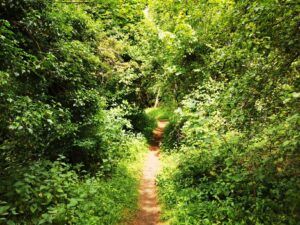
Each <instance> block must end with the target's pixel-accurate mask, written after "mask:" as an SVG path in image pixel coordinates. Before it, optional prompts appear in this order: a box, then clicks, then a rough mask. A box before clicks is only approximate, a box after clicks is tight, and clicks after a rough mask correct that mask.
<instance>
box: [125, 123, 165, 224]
mask: <svg viewBox="0 0 300 225" xmlns="http://www.w3.org/2000/svg"><path fill="white" fill-rule="evenodd" d="M157 125H158V127H157V128H156V129H155V130H154V131H153V135H154V141H153V143H152V145H151V146H150V147H149V153H148V155H147V158H146V161H145V167H144V172H143V177H142V179H141V183H140V187H139V193H140V194H139V211H138V213H137V217H136V219H135V220H134V221H133V222H132V223H130V225H162V223H161V222H160V221H159V215H160V207H159V204H158V200H157V190H156V189H157V188H156V184H155V178H156V175H157V173H158V171H159V167H160V163H159V143H160V140H161V138H162V135H163V129H164V128H165V126H166V125H167V121H163V120H160V121H158V124H157Z"/></svg>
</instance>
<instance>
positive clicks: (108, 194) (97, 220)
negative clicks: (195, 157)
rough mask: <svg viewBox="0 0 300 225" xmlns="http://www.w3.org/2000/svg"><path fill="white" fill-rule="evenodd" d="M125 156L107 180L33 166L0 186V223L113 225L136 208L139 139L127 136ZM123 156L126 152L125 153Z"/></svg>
mask: <svg viewBox="0 0 300 225" xmlns="http://www.w3.org/2000/svg"><path fill="white" fill-rule="evenodd" d="M127 140H128V141H127V143H126V144H125V145H124V146H123V148H126V151H127V156H126V157H124V158H123V160H122V161H121V162H119V165H118V167H117V169H116V171H115V173H114V174H113V175H112V176H111V178H109V179H107V178H105V177H104V176H103V173H101V170H100V171H99V173H98V174H97V175H96V176H90V175H85V176H81V177H80V176H79V175H78V172H80V173H82V172H83V171H82V168H81V167H80V166H77V167H71V165H70V164H68V163H66V162H64V161H65V160H66V158H65V157H61V158H60V159H59V160H58V161H54V162H51V161H47V160H42V161H37V162H35V163H34V164H32V165H30V166H28V167H19V168H18V169H17V170H15V171H13V172H11V174H9V178H7V179H5V180H1V182H0V184H1V189H0V192H1V193H2V194H1V195H2V197H1V204H0V221H1V223H7V224H20V223H21V224H45V223H50V224H86V223H88V224H117V223H118V222H120V221H121V220H123V221H125V220H127V219H128V218H127V217H128V216H130V215H132V214H133V212H134V211H135V210H136V208H137V197H138V192H137V190H138V188H137V187H138V184H139V175H140V174H139V171H140V168H141V166H142V165H141V158H142V157H143V155H144V152H145V150H146V149H147V147H146V145H145V141H144V140H143V138H141V137H137V136H127ZM124 150H125V149H124Z"/></svg>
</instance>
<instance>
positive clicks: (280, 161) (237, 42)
mask: <svg viewBox="0 0 300 225" xmlns="http://www.w3.org/2000/svg"><path fill="white" fill-rule="evenodd" d="M297 11H299V6H298V5H297V4H293V2H290V1H281V2H277V1H272V0H271V1H199V2H197V3H195V2H192V1H191V2H189V1H187V2H183V1H176V2H174V1H160V0H157V1H156V0H154V1H151V2H150V6H149V16H148V21H145V22H144V26H147V27H150V28H151V29H152V33H151V35H144V36H143V37H142V38H143V39H144V40H146V41H145V42H147V41H148V42H149V43H150V44H149V45H150V47H149V49H151V48H152V49H151V50H149V51H148V49H146V50H145V52H146V53H147V54H150V55H151V56H153V57H154V56H156V59H157V60H158V61H159V62H158V63H157V61H155V60H152V58H150V59H144V63H145V65H147V66H148V65H149V64H150V65H151V66H152V67H151V66H148V67H149V68H152V71H153V73H156V72H158V71H159V73H160V76H158V77H156V80H157V81H156V83H155V84H154V86H153V87H156V86H160V88H161V92H162V93H164V95H163V97H162V100H164V103H165V104H171V105H174V104H175V107H178V109H179V110H178V112H179V113H178V114H176V116H174V118H172V119H171V120H170V124H169V126H168V127H167V128H166V133H165V138H164V142H163V149H164V151H165V152H172V154H170V155H169V156H166V157H167V158H168V157H170V161H167V162H166V163H165V170H164V172H163V174H162V175H161V177H160V179H159V185H160V188H161V190H160V195H161V198H162V201H163V203H164V204H165V209H166V211H165V214H164V215H165V217H166V218H167V219H169V220H170V223H171V224H297V223H298V221H299V214H298V211H299V204H300V201H299V198H298V197H296V196H299V166H298V165H299V151H298V149H299V141H298V140H299V126H298V124H299V96H298V93H299V74H300V73H299V53H297V49H299V43H300V42H299V38H298V37H296V38H295V36H297V34H296V33H297V25H296V24H299V15H298V14H297ZM150 28H149V30H150ZM283 37H284V38H283ZM155 38H156V40H154V39H155ZM158 43H159V44H158ZM153 48H154V49H153ZM174 148H175V149H176V151H175V152H174V151H172V150H173V149H174ZM170 162H173V163H170Z"/></svg>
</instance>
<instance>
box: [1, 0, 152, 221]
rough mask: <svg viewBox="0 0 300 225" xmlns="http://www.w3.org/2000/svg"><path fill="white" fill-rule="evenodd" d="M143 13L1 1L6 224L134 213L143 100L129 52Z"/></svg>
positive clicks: (133, 7)
mask: <svg viewBox="0 0 300 225" xmlns="http://www.w3.org/2000/svg"><path fill="white" fill-rule="evenodd" d="M144 7H145V6H144V3H143V1H139V2H135V1H127V3H124V4H121V1H101V0H99V1H91V2H88V1H86V2H85V3H76V2H73V1H56V0H50V1H43V0H16V1H9V0H4V1H1V3H0V40H1V42H0V114H1V115H0V224H10V225H11V224H116V223H118V222H120V221H121V219H122V220H125V219H126V218H128V217H130V215H131V214H132V213H133V211H134V210H135V208H136V206H137V203H136V202H137V182H138V177H137V176H138V174H139V173H138V170H139V169H140V168H139V166H138V162H137V161H139V160H141V158H140V157H138V155H139V154H140V153H139V152H140V151H143V150H144V149H145V141H144V139H143V137H141V136H139V135H137V134H136V133H137V132H138V130H137V129H136V128H135V127H134V124H135V120H136V119H135V116H137V115H139V114H140V113H141V112H142V109H143V107H144V105H145V102H146V101H147V100H146V99H145V98H142V97H141V96H142V95H143V90H140V91H138V90H136V87H138V84H139V80H140V79H141V74H140V73H138V72H134V70H138V64H137V62H136V61H135V60H134V59H132V58H131V57H130V55H129V49H130V48H131V45H133V44H134V42H135V40H134V37H133V34H134V25H135V24H136V23H138V22H139V21H140V20H141V18H142V17H143V12H142V9H144ZM141 99H142V100H141ZM137 157H138V158H137Z"/></svg>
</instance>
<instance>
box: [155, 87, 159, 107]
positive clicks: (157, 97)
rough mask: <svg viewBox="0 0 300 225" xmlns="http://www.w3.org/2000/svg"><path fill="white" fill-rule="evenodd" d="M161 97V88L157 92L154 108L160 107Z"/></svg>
mask: <svg viewBox="0 0 300 225" xmlns="http://www.w3.org/2000/svg"><path fill="white" fill-rule="evenodd" d="M159 96H160V88H158V90H157V94H156V98H155V104H154V108H156V107H157V106H158V104H159Z"/></svg>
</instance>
